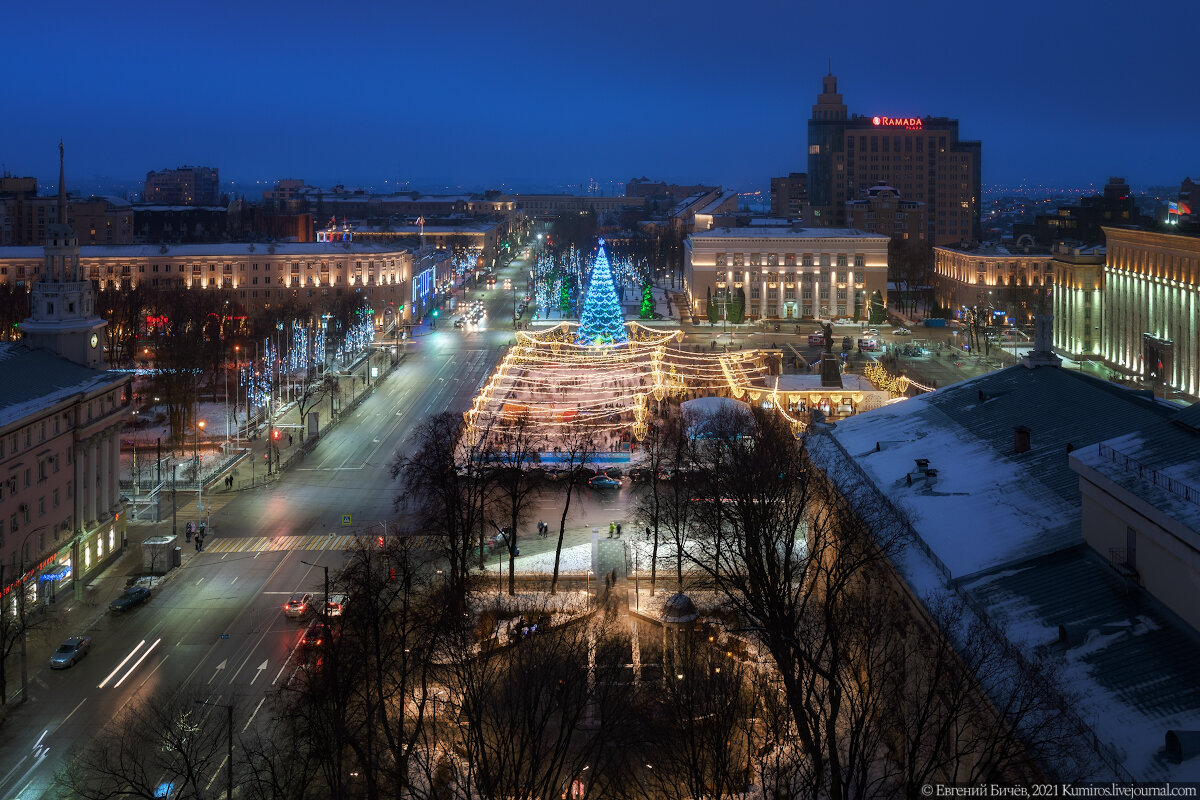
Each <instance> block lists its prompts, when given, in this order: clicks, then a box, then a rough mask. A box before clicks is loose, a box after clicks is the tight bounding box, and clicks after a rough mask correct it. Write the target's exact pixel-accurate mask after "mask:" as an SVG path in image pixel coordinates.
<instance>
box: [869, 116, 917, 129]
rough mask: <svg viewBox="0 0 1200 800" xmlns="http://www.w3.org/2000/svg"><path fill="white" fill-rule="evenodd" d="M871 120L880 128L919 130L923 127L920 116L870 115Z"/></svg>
mask: <svg viewBox="0 0 1200 800" xmlns="http://www.w3.org/2000/svg"><path fill="white" fill-rule="evenodd" d="M871 122H872V123H873V124H874V125H876V126H878V127H881V128H904V129H905V130H909V131H919V130H921V128H923V127H925V126H924V125H923V124H922V123H921V118H920V117H871Z"/></svg>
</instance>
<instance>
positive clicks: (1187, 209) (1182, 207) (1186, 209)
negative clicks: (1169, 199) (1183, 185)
mask: <svg viewBox="0 0 1200 800" xmlns="http://www.w3.org/2000/svg"><path fill="white" fill-rule="evenodd" d="M1179 213H1180V214H1191V213H1192V207H1191V206H1189V205H1188V204H1187V203H1185V202H1183V201H1182V200H1180V201H1179Z"/></svg>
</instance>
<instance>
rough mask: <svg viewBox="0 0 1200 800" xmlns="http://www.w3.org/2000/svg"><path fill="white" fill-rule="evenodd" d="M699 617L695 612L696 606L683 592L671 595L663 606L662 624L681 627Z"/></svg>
mask: <svg viewBox="0 0 1200 800" xmlns="http://www.w3.org/2000/svg"><path fill="white" fill-rule="evenodd" d="M699 616H700V614H699V612H697V611H696V604H695V603H693V602H692V599H691V598H690V597H688V596H687V595H686V594H684V593H683V592H680V593H679V594H673V595H671V596H670V597H668V598H667V602H666V603H665V604H664V605H663V622H664V623H666V624H668V625H683V624H686V623H688V622H695V621H696V618H697V617H699Z"/></svg>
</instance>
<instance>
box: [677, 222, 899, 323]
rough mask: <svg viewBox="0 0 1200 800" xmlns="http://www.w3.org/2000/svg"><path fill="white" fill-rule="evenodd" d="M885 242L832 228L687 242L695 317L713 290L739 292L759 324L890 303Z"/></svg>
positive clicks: (740, 231)
mask: <svg viewBox="0 0 1200 800" xmlns="http://www.w3.org/2000/svg"><path fill="white" fill-rule="evenodd" d="M887 266H888V237H886V236H882V235H879V234H874V233H863V232H861V231H856V230H845V229H834V228H714V229H713V230H710V231H704V232H701V233H693V234H692V235H691V236H689V237H688V239H687V240H686V244H685V252H684V283H685V288H686V290H687V293H688V301H689V304H690V307H691V311H692V314H693V315H695V316H703V315H704V314H705V312H706V308H705V304H706V302H707V298H708V297H709V295H710V293H711V294H712V295H717V294H721V293H724V292H725V291H726V290H729V291H736V290H737V289H742V290H743V291H744V292H745V294H746V315H747V317H749V318H755V319H781V320H788V319H795V320H800V319H817V318H821V319H829V318H834V317H851V316H853V315H854V314H855V311H856V308H857V311H858V314H859V316H860V317H865V316H866V313H867V307H868V303H869V301H870V297H871V296H872V295H873V294H874V293H875V292H879V294H880V296H881V297H882V298H883V301H884V302H885V303H886V302H887Z"/></svg>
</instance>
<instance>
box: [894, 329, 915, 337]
mask: <svg viewBox="0 0 1200 800" xmlns="http://www.w3.org/2000/svg"><path fill="white" fill-rule="evenodd" d="M892 334H893V335H895V336H912V331H910V330H909V329H908V328H896V330H894V331H892Z"/></svg>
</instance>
